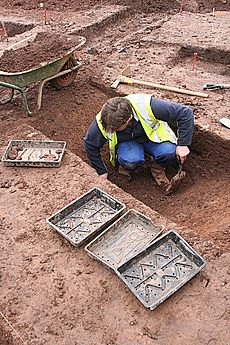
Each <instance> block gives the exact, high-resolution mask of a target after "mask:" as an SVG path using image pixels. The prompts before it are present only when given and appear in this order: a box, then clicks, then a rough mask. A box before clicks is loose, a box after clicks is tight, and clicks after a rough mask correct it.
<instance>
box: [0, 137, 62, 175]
mask: <svg viewBox="0 0 230 345" xmlns="http://www.w3.org/2000/svg"><path fill="white" fill-rule="evenodd" d="M65 146H66V142H65V141H45V140H11V141H10V142H9V144H8V146H7V148H6V151H5V153H4V155H3V158H2V161H3V163H4V165H5V166H13V167H23V166H24V167H44V168H45V167H48V168H51V167H59V166H60V164H61V160H62V157H63V155H64V151H65ZM15 152H16V155H14V153H15ZM16 156H17V157H18V158H16Z"/></svg>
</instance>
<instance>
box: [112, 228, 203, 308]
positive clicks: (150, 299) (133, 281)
mask: <svg viewBox="0 0 230 345" xmlns="http://www.w3.org/2000/svg"><path fill="white" fill-rule="evenodd" d="M205 265H206V263H205V261H204V259H203V258H202V257H201V256H199V255H198V254H197V253H196V252H195V250H194V249H193V248H191V247H190V245H189V244H188V243H187V242H186V241H185V240H184V239H183V238H182V237H181V236H179V235H178V234H177V233H176V231H174V230H170V231H169V232H167V233H166V234H164V235H162V236H161V237H159V238H157V239H156V240H155V241H154V242H153V243H152V244H150V246H149V247H147V248H146V249H145V250H144V251H142V252H141V253H139V254H137V255H136V256H135V257H133V258H132V259H130V260H129V261H127V262H125V263H124V264H123V265H121V266H120V267H118V268H117V274H118V276H119V277H120V278H121V279H122V280H123V282H124V283H125V284H126V285H127V286H128V287H129V289H130V290H131V291H132V292H133V294H134V295H135V296H136V297H137V298H138V299H139V300H140V302H141V303H142V304H143V305H144V306H145V307H147V308H150V309H151V310H152V309H155V308H156V307H157V306H158V305H159V304H161V303H162V302H163V301H164V300H166V299H167V298H168V297H169V296H171V295H172V294H173V293H174V292H176V291H177V290H178V289H179V288H180V287H182V286H183V285H184V284H185V283H186V282H188V281H189V280H190V279H191V278H193V277H194V276H195V275H196V274H197V273H198V272H199V271H200V270H201V269H202V268H203V267H204V266H205Z"/></svg>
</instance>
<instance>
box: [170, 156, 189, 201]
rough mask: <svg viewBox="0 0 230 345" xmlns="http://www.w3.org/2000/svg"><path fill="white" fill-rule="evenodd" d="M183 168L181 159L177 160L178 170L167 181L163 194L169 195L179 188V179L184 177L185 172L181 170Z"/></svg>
mask: <svg viewBox="0 0 230 345" xmlns="http://www.w3.org/2000/svg"><path fill="white" fill-rule="evenodd" d="M182 169H183V163H181V161H178V171H177V173H176V175H174V176H173V178H172V179H171V180H170V181H169V184H168V185H167V187H166V190H165V195H170V194H172V193H174V192H176V191H177V189H178V188H179V185H180V184H181V181H182V180H183V179H184V178H185V176H186V172H185V171H183V170H182Z"/></svg>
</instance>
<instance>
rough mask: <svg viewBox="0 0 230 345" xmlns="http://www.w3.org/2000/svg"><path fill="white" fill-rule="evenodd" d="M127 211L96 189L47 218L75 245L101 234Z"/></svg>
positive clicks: (49, 222)
mask: <svg viewBox="0 0 230 345" xmlns="http://www.w3.org/2000/svg"><path fill="white" fill-rule="evenodd" d="M124 209H125V205H124V204H122V203H120V202H119V201H118V200H116V199H115V198H113V197H112V196H110V195H108V194H107V193H105V192H103V191H102V190H100V189H99V188H93V189H91V190H89V191H88V192H87V193H85V194H83V195H82V196H81V197H79V198H78V199H75V200H74V201H73V202H71V203H70V204H68V205H67V206H65V207H63V208H62V209H61V210H59V211H58V212H57V213H55V214H54V215H52V216H51V217H49V218H48V219H47V222H48V224H49V225H50V226H51V227H53V228H54V229H55V230H56V231H57V232H58V233H59V234H60V235H62V236H63V237H64V238H65V239H67V240H68V241H70V242H71V243H72V244H73V245H74V246H80V245H82V244H83V243H85V242H86V241H89V239H92V237H95V236H96V235H98V233H99V232H101V231H103V230H104V229H105V228H106V227H107V226H109V225H110V224H111V223H112V222H113V221H115V220H116V219H117V218H118V217H119V216H120V215H121V213H122V212H123V210H124Z"/></svg>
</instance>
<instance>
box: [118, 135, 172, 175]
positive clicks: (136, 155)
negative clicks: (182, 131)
mask: <svg viewBox="0 0 230 345" xmlns="http://www.w3.org/2000/svg"><path fill="white" fill-rule="evenodd" d="M145 152H146V153H148V154H149V155H150V156H152V157H153V158H154V160H155V162H156V163H157V164H159V165H161V166H162V167H167V166H169V165H173V164H175V163H176V144H173V143H171V142H169V141H165V142H162V143H153V142H152V141H150V140H149V141H147V142H145V143H143V144H139V143H137V142H136V141H134V140H131V141H124V142H122V143H120V144H118V145H117V156H118V162H119V164H120V165H122V166H123V167H124V168H125V169H127V170H131V171H134V170H136V169H137V168H138V167H139V166H141V165H142V164H143V163H144V161H145Z"/></svg>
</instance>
